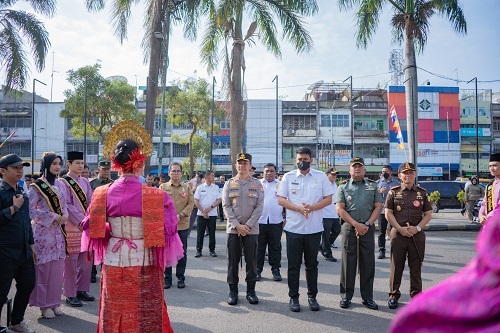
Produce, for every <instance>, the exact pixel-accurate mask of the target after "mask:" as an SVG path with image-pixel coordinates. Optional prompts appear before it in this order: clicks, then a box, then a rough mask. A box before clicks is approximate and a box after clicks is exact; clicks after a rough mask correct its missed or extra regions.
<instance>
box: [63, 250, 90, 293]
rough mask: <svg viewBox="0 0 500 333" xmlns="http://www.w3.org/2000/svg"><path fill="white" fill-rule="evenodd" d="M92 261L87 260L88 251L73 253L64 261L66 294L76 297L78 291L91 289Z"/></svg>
mask: <svg viewBox="0 0 500 333" xmlns="http://www.w3.org/2000/svg"><path fill="white" fill-rule="evenodd" d="M90 275H92V262H90V261H88V260H87V253H86V252H80V253H72V254H70V255H69V256H68V257H67V258H66V260H65V262H64V296H66V297H75V296H76V292H77V291H89V290H90Z"/></svg>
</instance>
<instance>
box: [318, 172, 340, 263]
mask: <svg viewBox="0 0 500 333" xmlns="http://www.w3.org/2000/svg"><path fill="white" fill-rule="evenodd" d="M325 174H326V176H327V177H328V180H329V181H330V186H331V187H332V191H333V195H332V203H331V204H330V205H328V206H326V207H325V208H323V229H324V230H323V235H322V237H321V245H320V247H319V249H320V251H321V254H322V255H323V257H325V259H326V260H328V261H331V262H336V261H337V259H335V258H334V257H333V255H332V248H331V247H330V245H331V244H333V242H335V240H336V239H337V237H338V236H339V235H340V222H339V214H337V209H336V207H335V200H334V198H335V194H336V193H337V183H335V181H336V180H337V174H338V172H337V170H335V169H334V168H330V169H328V170H327V171H326V172H325Z"/></svg>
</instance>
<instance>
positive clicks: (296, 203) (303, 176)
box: [277, 147, 333, 312]
mask: <svg viewBox="0 0 500 333" xmlns="http://www.w3.org/2000/svg"><path fill="white" fill-rule="evenodd" d="M312 161H313V159H312V151H311V149H309V148H307V147H300V148H298V149H297V150H296V151H295V162H296V163H297V168H298V169H297V170H293V171H290V172H288V173H286V174H285V175H284V176H283V180H282V181H281V183H280V186H279V188H278V193H277V194H278V204H279V205H280V206H283V207H284V208H286V225H285V227H284V230H285V233H286V255H287V258H288V289H289V291H288V296H290V303H289V307H290V310H291V311H293V312H299V311H300V304H299V278H300V266H301V264H302V257H304V265H305V267H306V269H305V271H306V281H307V297H308V303H309V308H310V309H311V311H318V310H319V304H318V301H317V300H316V295H317V293H318V248H319V244H320V241H321V234H322V233H323V208H324V207H326V206H328V205H330V204H331V203H332V194H333V189H332V185H331V183H330V181H329V180H328V177H327V176H326V175H325V173H323V172H321V171H318V170H314V169H311V163H312Z"/></svg>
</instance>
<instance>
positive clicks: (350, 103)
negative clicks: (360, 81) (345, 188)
mask: <svg viewBox="0 0 500 333" xmlns="http://www.w3.org/2000/svg"><path fill="white" fill-rule="evenodd" d="M347 80H350V83H349V90H350V92H349V93H350V95H351V96H350V98H349V109H350V110H351V158H354V108H353V106H352V102H353V101H352V75H350V76H349V77H348V78H347V79H345V80H344V81H342V82H345V81H347Z"/></svg>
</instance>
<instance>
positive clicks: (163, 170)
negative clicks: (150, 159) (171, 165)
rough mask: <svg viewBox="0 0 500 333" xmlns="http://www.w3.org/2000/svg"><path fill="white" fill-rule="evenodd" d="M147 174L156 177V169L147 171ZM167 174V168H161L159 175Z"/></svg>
mask: <svg viewBox="0 0 500 333" xmlns="http://www.w3.org/2000/svg"><path fill="white" fill-rule="evenodd" d="M149 173H152V174H153V175H157V174H158V169H151V170H149ZM167 173H168V167H165V168H163V169H162V171H161V174H162V175H165V174H167Z"/></svg>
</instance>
